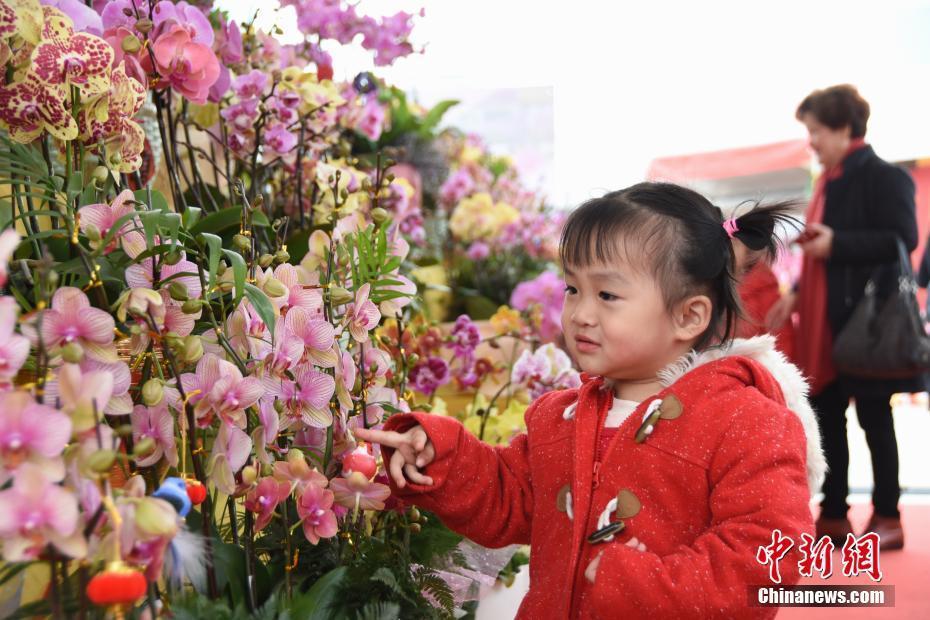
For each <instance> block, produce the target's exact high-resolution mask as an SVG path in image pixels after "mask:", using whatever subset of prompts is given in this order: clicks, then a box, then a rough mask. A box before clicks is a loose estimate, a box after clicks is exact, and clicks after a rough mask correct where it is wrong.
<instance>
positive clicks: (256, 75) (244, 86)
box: [232, 69, 268, 99]
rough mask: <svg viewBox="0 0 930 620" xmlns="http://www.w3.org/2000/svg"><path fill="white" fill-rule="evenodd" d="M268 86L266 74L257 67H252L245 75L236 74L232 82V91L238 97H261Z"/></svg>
mask: <svg viewBox="0 0 930 620" xmlns="http://www.w3.org/2000/svg"><path fill="white" fill-rule="evenodd" d="M267 86H268V75H267V74H265V72H263V71H260V70H258V69H252V70H251V71H249V72H248V73H246V74H245V75H239V76H236V79H234V80H233V82H232V88H233V91H235V93H236V96H237V97H239V99H254V98H257V97H261V96H262V94H263V93H264V92H265V88H266V87H267Z"/></svg>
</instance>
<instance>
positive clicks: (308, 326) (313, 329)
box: [284, 307, 338, 368]
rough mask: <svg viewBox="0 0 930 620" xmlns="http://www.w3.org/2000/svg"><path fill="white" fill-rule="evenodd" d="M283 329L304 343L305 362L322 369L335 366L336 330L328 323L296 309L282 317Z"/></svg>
mask: <svg viewBox="0 0 930 620" xmlns="http://www.w3.org/2000/svg"><path fill="white" fill-rule="evenodd" d="M284 327H285V328H286V329H287V331H289V332H290V333H292V334H294V336H296V337H297V338H299V339H300V340H301V341H302V342H303V343H304V346H305V347H306V351H305V355H306V358H307V360H309V361H310V362H311V363H313V364H316V365H317V366H320V367H322V368H334V367H335V366H336V360H337V359H338V355H337V354H336V353H335V352H334V351H333V345H334V344H335V343H336V330H335V329H333V326H332V324H331V323H330V322H329V321H326V320H324V319H322V318H317V317H316V316H314V315H311V314H310V313H309V312H307V311H306V310H304V309H303V308H299V307H298V308H291V309H290V310H289V311H288V313H287V316H285V317H284Z"/></svg>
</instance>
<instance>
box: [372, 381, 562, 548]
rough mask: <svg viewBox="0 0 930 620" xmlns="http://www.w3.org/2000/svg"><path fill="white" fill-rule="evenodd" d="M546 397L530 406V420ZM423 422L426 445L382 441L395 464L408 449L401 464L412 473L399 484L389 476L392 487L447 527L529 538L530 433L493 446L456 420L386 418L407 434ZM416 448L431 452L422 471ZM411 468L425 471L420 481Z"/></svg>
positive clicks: (488, 536)
mask: <svg viewBox="0 0 930 620" xmlns="http://www.w3.org/2000/svg"><path fill="white" fill-rule="evenodd" d="M544 399H545V397H543V398H541V399H538V400H537V401H536V402H534V403H533V404H532V405H531V406H530V408H529V409H528V410H527V412H526V416H525V418H526V419H527V420H529V419H530V418H531V416H532V415H533V412H534V411H535V410H536V408H537V407H538V404H539V403H540V401H542V400H544ZM420 427H422V431H423V432H425V434H426V435H427V437H428V441H427V442H426V443H425V444H422V446H423V448H422V450H417V449H416V447H415V446H413V445H411V444H408V440H406V439H405V440H397V441H389V442H384V443H382V454H383V455H384V461H385V463H386V464H389V465H388V466H389V469H391V470H394V471H397V466H396V465H395V463H398V462H399V461H396V460H395V459H396V458H397V457H396V455H397V453H398V451H400V452H404V451H406V452H407V453H408V454H402V457H401V459H402V462H403V466H402V469H403V471H404V472H405V473H408V475H407V479H406V482H405V483H404V484H400V483H399V482H397V481H396V479H395V477H394V476H393V475H392V476H390V478H391V489H392V491H393V493H394V494H395V495H396V496H398V497H400V498H401V499H402V500H404V501H406V502H409V503H413V504H416V505H418V506H421V507H423V508H425V509H427V510H430V511H432V512H435V513H436V514H437V515H438V516H439V517H440V518H441V519H442V521H443V523H445V524H446V525H447V526H448V527H449V528H451V529H453V530H455V531H456V532H458V533H460V534H462V535H464V536H467V537H468V538H470V539H472V540H474V541H475V542H477V543H478V544H481V545H484V546H486V547H503V546H505V545H509V544H514V543H520V544H527V543H529V540H530V528H531V524H532V512H533V486H532V480H531V476H530V471H529V438H528V436H527V434H526V433H522V434H520V435H517V436H516V437H515V438H514V439H513V440H512V441H511V442H510V445H508V446H501V447H492V446H489V445H487V444H485V443H483V442H481V441H479V440H478V439H477V438H476V437H474V436H473V435H472V434H471V433H469V432H468V431H467V430H466V429H465V427H464V426H462V424H461V423H460V422H459V421H458V420H455V419H454V418H450V417H446V416H441V415H432V414H428V413H410V414H400V415H394V416H392V417H391V418H390V419H389V420H388V422H387V424H385V431H388V432H392V431H393V432H394V433H395V434H397V435H403V434H405V433H407V432H408V431H409V430H411V429H417V428H420ZM392 439H396V438H395V437H392ZM411 439H412V438H411ZM392 443H396V444H398V445H397V446H396V447H395V446H392V445H391V444H392ZM428 447H431V450H429V449H428ZM430 452H431V453H432V454H430ZM417 454H423V455H424V456H426V455H429V456H432V460H431V462H429V463H428V464H425V466H424V467H422V468H421V470H419V471H418V470H416V469H415V466H416V458H417ZM411 458H412V459H413V460H412V461H411V460H410V459H411ZM411 463H412V465H411ZM411 470H413V472H415V473H416V474H418V475H419V476H420V477H421V478H420V480H419V482H418V480H417V478H415V477H414V476H411V475H409V473H410V472H411ZM423 478H426V479H429V481H431V482H432V484H428V483H425V482H423Z"/></svg>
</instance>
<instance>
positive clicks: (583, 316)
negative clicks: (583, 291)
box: [572, 302, 594, 325]
mask: <svg viewBox="0 0 930 620" xmlns="http://www.w3.org/2000/svg"><path fill="white" fill-rule="evenodd" d="M572 322H573V323H575V324H576V325H594V312H593V310H592V309H591V307H590V305H588V304H586V303H584V302H580V303H579V304H578V305H577V306H575V311H574V312H572Z"/></svg>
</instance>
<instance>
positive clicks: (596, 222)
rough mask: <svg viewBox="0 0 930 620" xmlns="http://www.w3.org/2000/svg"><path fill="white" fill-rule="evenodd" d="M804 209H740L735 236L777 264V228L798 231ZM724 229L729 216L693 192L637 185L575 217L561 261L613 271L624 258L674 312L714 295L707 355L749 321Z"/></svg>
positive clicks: (704, 342)
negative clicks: (695, 298)
mask: <svg viewBox="0 0 930 620" xmlns="http://www.w3.org/2000/svg"><path fill="white" fill-rule="evenodd" d="M797 206H798V205H797V204H796V203H792V202H779V203H773V204H768V205H762V204H760V203H752V204H751V205H750V207H749V208H746V207H744V208H743V209H739V208H738V210H739V211H743V213H742V215H739V216H738V217H736V218H735V224H736V229H737V230H736V231H735V232H734V233H733V236H734V238H736V239H739V240H740V241H741V242H742V243H743V244H745V245H746V246H747V247H748V248H749V249H750V250H751V251H753V252H754V253H759V254H763V255H765V256H766V257H767V258H768V259H769V260H773V259H774V258H775V255H776V253H777V251H778V244H779V241H778V237H777V236H776V235H775V227H776V224H778V223H779V222H781V223H784V224H787V225H790V226H793V227H796V228H797V227H798V221H797V220H796V219H795V218H794V217H793V216H791V215H790V213H791V212H792V211H795V210H796V209H797ZM723 223H724V217H723V212H722V211H721V210H720V209H719V208H717V207H715V206H714V205H713V204H711V203H710V201H709V200H707V199H706V198H705V197H704V196H702V195H700V194H699V193H697V192H695V191H693V190H690V189H688V188H685V187H681V186H679V185H674V184H671V183H638V184H636V185H633V186H631V187H628V188H626V189H622V190H619V191H616V192H611V193H609V194H607V195H605V196H603V197H601V198H595V199H593V200H589V201H588V202H586V203H584V204H583V205H581V206H580V207H578V209H576V210H575V211H574V212H572V214H571V215H570V216H569V218H568V220H567V221H566V223H565V228H564V229H563V230H562V240H561V244H560V247H559V255H560V257H561V259H562V264H563V265H564V266H565V267H569V268H571V267H586V266H590V265H592V264H596V263H601V264H608V265H609V264H610V263H612V262H615V261H616V260H617V259H618V258H620V257H621V256H622V257H623V258H624V259H626V260H627V262H629V263H631V264H633V265H637V266H642V267H644V268H645V269H647V270H648V271H649V273H651V274H652V276H653V277H654V278H655V279H656V281H657V282H658V283H659V288H660V290H661V292H662V296H663V298H664V300H665V304H666V307H667V308H668V309H669V310H671V309H672V308H673V307H674V305H675V304H676V303H678V302H679V301H681V300H683V299H685V298H687V297H688V296H690V295H695V294H705V295H707V296H708V297H710V299H711V303H712V306H713V309H712V311H711V320H710V324H709V325H708V327H707V330H706V331H705V332H704V333H703V334H702V335H701V337H700V338H699V339H698V342H697V343H696V344H695V348H696V349H699V350H700V349H703V348H706V347H707V346H709V345H710V344H713V343H720V344H725V343H727V342H729V341H730V340H731V339H732V338H733V330H734V328H735V325H736V320H737V319H738V318H739V317H740V316H742V310H741V306H740V302H739V296H738V295H737V292H736V286H737V282H736V277H735V273H734V272H735V254H734V250H733V244H732V242H731V239H730V236H729V233H728V232H727V230H726V229H725V228H724V225H723ZM634 257H637V258H634Z"/></svg>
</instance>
